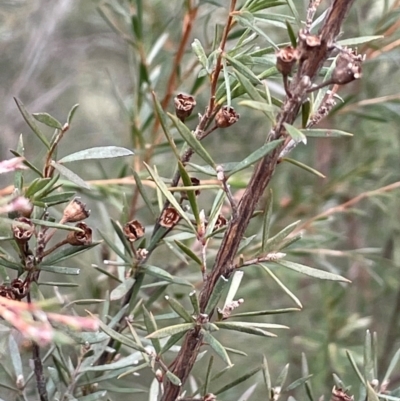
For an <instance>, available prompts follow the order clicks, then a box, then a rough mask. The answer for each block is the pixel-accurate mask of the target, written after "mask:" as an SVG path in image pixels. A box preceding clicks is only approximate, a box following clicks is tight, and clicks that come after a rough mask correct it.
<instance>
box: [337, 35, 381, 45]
mask: <svg viewBox="0 0 400 401" xmlns="http://www.w3.org/2000/svg"><path fill="white" fill-rule="evenodd" d="M382 38H384V36H383V35H375V36H359V37H357V38H349V39H342V40H339V41H338V45H340V46H355V45H360V44H362V43H368V42H372V41H373V40H377V39H382Z"/></svg>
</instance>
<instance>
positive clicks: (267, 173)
mask: <svg viewBox="0 0 400 401" xmlns="http://www.w3.org/2000/svg"><path fill="white" fill-rule="evenodd" d="M353 2H354V0H334V1H333V2H332V5H331V8H330V10H329V12H328V14H327V17H326V19H325V22H324V24H323V26H322V28H321V31H320V33H319V34H320V37H321V46H318V47H316V48H315V49H314V50H313V53H312V55H310V57H307V58H306V59H305V60H304V61H303V62H302V63H301V65H300V66H299V74H298V75H297V78H296V79H295V80H294V81H293V83H292V85H291V88H290V91H291V93H292V94H293V96H292V97H290V98H288V97H287V98H286V99H285V102H284V104H283V106H282V109H281V112H280V113H279V115H278V118H277V124H276V125H275V126H274V127H273V129H272V130H271V131H270V133H269V135H268V138H267V141H272V140H275V139H277V138H280V137H282V136H285V135H286V134H285V131H284V127H283V123H284V122H286V123H289V124H292V123H293V122H294V120H295V118H296V116H297V114H298V112H299V109H300V107H301V104H302V101H303V98H304V96H305V94H306V86H305V85H304V80H305V77H308V78H309V79H311V80H313V78H314V77H315V76H316V75H317V74H318V72H319V70H320V68H321V67H322V65H323V63H324V61H326V59H327V58H328V57H329V55H330V52H331V46H332V44H333V43H334V41H335V39H336V37H337V35H338V34H339V31H340V28H341V25H342V23H343V20H344V18H345V16H346V14H347V12H348V10H349V9H350V7H351V5H352V4H353ZM283 146H284V144H282V145H280V146H278V147H277V148H276V149H275V150H274V151H273V152H272V153H270V154H268V155H267V156H266V157H264V158H263V159H262V160H261V161H260V162H259V163H258V165H257V167H256V169H255V171H254V173H253V175H252V177H251V179H250V182H249V184H248V186H247V189H246V191H245V193H244V195H243V197H242V199H241V201H240V202H239V205H238V213H237V217H236V218H233V219H232V220H231V221H230V223H229V226H228V228H227V231H226V233H225V235H224V238H223V241H222V244H221V246H220V249H219V252H218V254H217V257H216V259H215V263H214V266H213V269H212V271H211V273H210V275H209V276H208V279H207V281H206V282H205V284H204V287H203V289H202V291H201V294H200V308H201V311H203V312H204V310H205V307H206V306H207V303H208V300H209V299H210V295H211V293H212V291H213V290H214V287H215V284H216V282H217V280H218V278H219V277H220V276H221V275H224V276H229V275H230V274H231V272H232V270H233V261H234V258H235V256H236V252H237V250H238V248H239V244H240V240H241V238H242V237H243V235H244V233H245V230H246V228H247V225H248V223H249V221H250V218H251V216H252V214H253V213H254V210H255V208H256V205H257V203H258V201H259V200H260V198H261V196H262V195H263V193H264V190H265V188H266V187H267V185H268V184H269V182H270V181H271V178H272V175H273V173H274V171H275V168H276V164H277V162H278V158H279V154H280V152H281V150H282V149H283ZM201 343H202V338H201V335H200V333H199V331H198V330H192V331H190V332H189V333H187V334H186V336H185V339H184V342H183V344H182V347H181V350H180V351H179V353H178V355H177V357H176V359H175V361H174V363H173V365H172V369H171V371H172V372H173V373H174V374H175V375H177V376H178V377H179V378H180V379H181V381H182V383H185V381H186V379H187V377H188V375H189V373H190V371H191V370H192V368H193V365H194V362H195V360H196V357H197V355H198V352H199V350H200V347H201ZM180 388H181V387H178V386H176V385H174V384H172V383H171V382H170V381H167V382H166V383H165V390H164V395H163V397H162V401H175V400H176V398H177V397H178V395H179V391H180Z"/></svg>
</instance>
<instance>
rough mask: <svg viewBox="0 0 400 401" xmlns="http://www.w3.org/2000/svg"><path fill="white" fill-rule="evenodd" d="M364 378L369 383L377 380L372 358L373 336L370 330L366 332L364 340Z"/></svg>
mask: <svg viewBox="0 0 400 401" xmlns="http://www.w3.org/2000/svg"><path fill="white" fill-rule="evenodd" d="M364 377H365V379H366V380H367V381H368V382H371V381H372V380H374V379H376V376H375V374H374V361H373V357H372V336H371V332H370V331H369V330H367V331H366V332H365V340H364Z"/></svg>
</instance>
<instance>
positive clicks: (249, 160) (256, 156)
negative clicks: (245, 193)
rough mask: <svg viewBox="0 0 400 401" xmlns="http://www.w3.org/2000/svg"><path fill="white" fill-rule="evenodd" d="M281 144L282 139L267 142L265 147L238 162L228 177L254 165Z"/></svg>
mask: <svg viewBox="0 0 400 401" xmlns="http://www.w3.org/2000/svg"><path fill="white" fill-rule="evenodd" d="M282 142H283V139H276V140H275V141H272V142H268V143H266V144H265V145H263V146H261V148H259V149H257V150H256V151H254V152H253V153H251V154H250V155H249V156H247V157H246V158H245V159H244V160H242V161H241V162H239V163H238V164H237V165H236V166H235V167H234V168H233V169H232V170H231V171H230V172H229V176H232V175H233V174H235V173H237V172H238V171H241V170H244V169H245V168H247V167H249V166H251V165H252V164H254V163H256V162H257V161H259V160H260V159H262V158H263V157H264V156H266V155H267V154H268V153H270V152H272V151H273V150H274V149H275V148H276V147H277V146H278V145H280V144H281V143H282Z"/></svg>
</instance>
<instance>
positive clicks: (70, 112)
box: [67, 103, 79, 125]
mask: <svg viewBox="0 0 400 401" xmlns="http://www.w3.org/2000/svg"><path fill="white" fill-rule="evenodd" d="M78 107H79V104H78V103H77V104H74V105H73V106H72V108H71V110H70V111H69V113H68V118H67V123H68V125H71V122H72V119H73V118H74V115H75V112H76V110H77V109H78Z"/></svg>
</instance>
